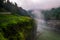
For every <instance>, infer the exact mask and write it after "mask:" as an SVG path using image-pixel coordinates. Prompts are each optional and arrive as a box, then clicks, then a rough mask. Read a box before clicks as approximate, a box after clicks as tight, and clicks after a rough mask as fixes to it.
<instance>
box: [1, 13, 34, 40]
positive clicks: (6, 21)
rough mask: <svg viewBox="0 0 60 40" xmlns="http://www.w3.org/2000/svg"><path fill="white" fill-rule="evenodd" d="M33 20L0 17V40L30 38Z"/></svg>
mask: <svg viewBox="0 0 60 40" xmlns="http://www.w3.org/2000/svg"><path fill="white" fill-rule="evenodd" d="M33 25H34V22H33V19H32V18H30V17H27V16H16V15H3V14H2V15H0V40H26V38H27V37H29V36H30V37H31V34H30V33H31V31H32V29H33Z"/></svg>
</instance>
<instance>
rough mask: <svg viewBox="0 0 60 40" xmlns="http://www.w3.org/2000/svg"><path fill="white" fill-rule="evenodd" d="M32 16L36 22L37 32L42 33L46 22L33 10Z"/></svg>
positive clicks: (39, 13) (39, 12)
mask: <svg viewBox="0 0 60 40" xmlns="http://www.w3.org/2000/svg"><path fill="white" fill-rule="evenodd" d="M32 14H33V15H34V19H35V20H36V24H37V32H43V31H44V28H45V27H46V22H45V20H44V16H43V14H42V13H41V11H38V10H34V11H33V12H32Z"/></svg>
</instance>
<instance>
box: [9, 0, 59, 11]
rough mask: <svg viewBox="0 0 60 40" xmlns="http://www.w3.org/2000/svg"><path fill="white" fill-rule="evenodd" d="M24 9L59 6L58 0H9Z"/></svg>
mask: <svg viewBox="0 0 60 40" xmlns="http://www.w3.org/2000/svg"><path fill="white" fill-rule="evenodd" d="M10 2H13V3H15V2H16V3H17V4H18V6H20V7H22V8H24V9H27V10H28V9H51V8H55V7H60V0H10Z"/></svg>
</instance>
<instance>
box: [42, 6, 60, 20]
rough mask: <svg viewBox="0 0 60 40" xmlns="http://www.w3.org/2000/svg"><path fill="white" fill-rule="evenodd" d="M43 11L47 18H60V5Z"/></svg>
mask: <svg viewBox="0 0 60 40" xmlns="http://www.w3.org/2000/svg"><path fill="white" fill-rule="evenodd" d="M42 13H43V14H44V16H45V19H46V20H60V7H58V8H52V9H51V10H44V11H42Z"/></svg>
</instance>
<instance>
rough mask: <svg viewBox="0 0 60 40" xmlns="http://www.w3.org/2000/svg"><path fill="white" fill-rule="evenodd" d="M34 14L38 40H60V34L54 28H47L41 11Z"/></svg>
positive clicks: (35, 11)
mask: <svg viewBox="0 0 60 40" xmlns="http://www.w3.org/2000/svg"><path fill="white" fill-rule="evenodd" d="M32 14H33V15H34V17H33V18H34V19H35V20H36V24H37V40H60V33H59V32H56V31H53V30H54V28H52V27H48V26H47V24H46V21H45V20H44V16H43V14H42V13H41V12H40V11H38V10H34V11H33V12H32Z"/></svg>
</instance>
